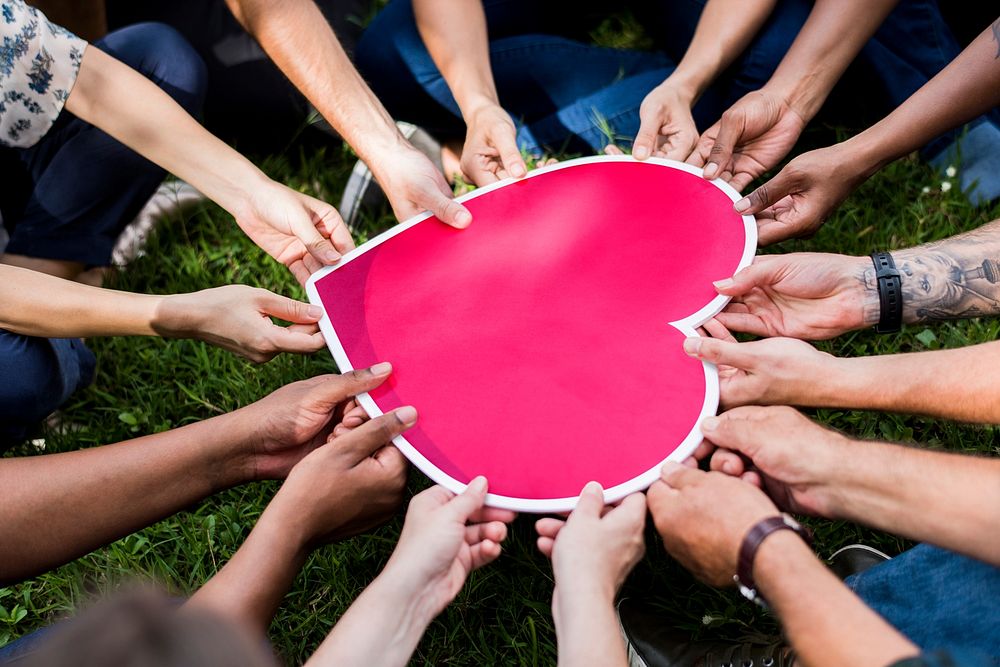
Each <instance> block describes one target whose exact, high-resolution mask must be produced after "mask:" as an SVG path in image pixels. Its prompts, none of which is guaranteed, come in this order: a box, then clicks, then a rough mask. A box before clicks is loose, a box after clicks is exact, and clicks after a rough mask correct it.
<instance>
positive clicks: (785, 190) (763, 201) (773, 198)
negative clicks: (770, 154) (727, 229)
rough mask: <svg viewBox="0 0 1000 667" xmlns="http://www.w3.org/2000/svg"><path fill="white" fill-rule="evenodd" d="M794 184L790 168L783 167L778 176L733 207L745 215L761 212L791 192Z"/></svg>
mask: <svg viewBox="0 0 1000 667" xmlns="http://www.w3.org/2000/svg"><path fill="white" fill-rule="evenodd" d="M794 186H795V180H794V179H793V178H792V177H791V176H790V175H789V173H788V170H787V169H782V170H781V171H779V172H778V174H777V176H775V177H774V178H772V179H771V180H769V181H768V182H767V183H764V184H763V185H761V186H760V187H759V188H757V189H756V190H754V191H753V192H751V193H750V194H748V195H747V196H746V197H744V198H743V199H740V200H739V201H737V202H736V203H735V204H733V208H734V209H736V212H737V213H742V214H743V215H754V214H756V213H760V212H761V211H763V210H764V209H765V208H767V207H768V206H771V205H772V204H774V203H775V202H777V201H780V200H781V199H782V198H784V197H785V196H786V195H788V194H789V193H791V191H792V189H793V187H794Z"/></svg>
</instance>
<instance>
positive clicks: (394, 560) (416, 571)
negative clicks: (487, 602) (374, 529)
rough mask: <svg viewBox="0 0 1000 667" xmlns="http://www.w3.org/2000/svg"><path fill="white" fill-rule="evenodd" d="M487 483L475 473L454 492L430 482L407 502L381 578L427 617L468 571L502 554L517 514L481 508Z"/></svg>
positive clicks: (446, 599)
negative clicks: (390, 582)
mask: <svg viewBox="0 0 1000 667" xmlns="http://www.w3.org/2000/svg"><path fill="white" fill-rule="evenodd" d="M486 489H487V482H486V478H485V477H476V478H475V479H474V480H472V481H471V482H470V483H469V485H468V487H466V489H465V491H463V492H462V493H460V494H459V495H457V496H456V495H455V494H454V493H452V492H451V491H448V490H447V489H445V488H444V487H442V486H434V487H431V488H429V489H427V490H426V491H424V492H422V493H419V494H417V495H416V496H414V497H413V500H411V501H410V507H409V509H408V510H407V512H406V522H405V523H404V524H403V532H402V533H401V534H400V536H399V543H398V544H397V545H396V549H395V551H393V552H392V557H391V558H390V559H389V562H388V563H387V564H386V566H385V571H384V572H383V573H382V575H381V576H382V577H385V578H386V579H388V580H391V581H393V582H395V584H396V585H395V588H396V590H401V591H405V592H407V593H408V594H409V596H410V599H411V600H415V601H417V602H418V604H419V605H420V607H421V609H422V611H423V614H424V615H425V616H424V617H425V618H426V619H427V620H430V619H431V618H433V617H435V616H437V615H438V614H440V613H441V611H442V610H444V608H445V607H447V606H448V604H450V603H451V601H452V600H453V599H454V598H455V596H456V595H457V594H458V592H459V591H460V590H461V589H462V586H463V585H464V584H465V580H466V579H467V578H468V576H469V573H470V572H472V571H473V570H475V569H478V568H480V567H482V566H484V565H486V564H488V563H491V562H493V561H494V560H496V559H497V557H498V556H499V555H500V543H501V542H503V541H504V540H505V539H506V538H507V526H506V524H507V523H509V522H511V521H513V520H514V518H515V514H514V513H513V512H511V511H508V510H500V509H492V508H484V507H483V502H484V501H485V500H486Z"/></svg>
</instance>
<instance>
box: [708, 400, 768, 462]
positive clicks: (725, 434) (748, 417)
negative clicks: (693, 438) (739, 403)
mask: <svg viewBox="0 0 1000 667" xmlns="http://www.w3.org/2000/svg"><path fill="white" fill-rule="evenodd" d="M762 409H765V408H760V407H742V408H733V409H732V410H729V411H727V412H724V413H722V414H721V415H719V416H718V417H708V418H706V419H703V420H702V422H701V432H702V435H704V436H705V439H706V440H709V441H710V442H712V443H713V444H715V445H716V446H718V447H720V448H722V449H727V450H729V451H731V452H737V453H740V454H743V455H745V456H747V457H748V458H749V459H750V460H751V461H752V460H753V456H754V454H756V452H757V450H758V449H759V444H760V443H759V442H758V435H757V434H758V433H759V432H760V431H761V429H759V428H756V427H755V423H754V420H753V419H752V417H753V415H754V413H755V412H757V411H759V410H762ZM756 425H759V423H758V424H756Z"/></svg>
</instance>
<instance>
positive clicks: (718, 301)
mask: <svg viewBox="0 0 1000 667" xmlns="http://www.w3.org/2000/svg"><path fill="white" fill-rule="evenodd" d="M595 162H638V160H636V159H635V158H633V157H631V156H627V155H625V156H617V155H615V156H605V155H599V156H594V157H585V158H577V159H575V160H567V161H565V162H560V163H559V164H554V165H552V166H549V167H543V168H541V169H536V170H534V171H531V172H529V173H528V175H527V176H525V177H524V178H532V177H535V176H538V175H540V174H547V173H549V172H553V171H557V170H559V169H571V168H573V167H577V166H580V165H584V164H593V163H595ZM643 162H644V163H648V164H658V165H662V166H664V167H671V168H673V169H680V170H681V171H686V172H688V173H690V174H694V175H695V176H698V177H699V178H702V177H703V174H702V170H701V169H699V168H698V167H692V166H691V165H689V164H684V163H683V162H677V161H675V160H663V159H659V158H649V159H647V160H643ZM517 180H521V179H517ZM517 180H515V179H512V178H508V179H505V180H503V181H500V182H498V183H492V184H490V185H487V186H485V187H482V188H479V189H477V190H473V191H472V192H470V193H469V194H467V195H463V196H461V197H458V198H457V199H456V201H459V202H465V201H469V200H470V199H475V198H476V197H480V196H482V195H484V194H486V193H488V192H492V191H493V190H496V189H498V188H502V187H505V186H507V185H511V184H512V183H516V182H517ZM710 182H711V183H712V184H713V185H715V186H716V187H717V188H719V189H720V190H722V191H723V192H725V193H726V195H727V196H728V197H729V198H730V199H732V200H733V201H734V202H735V201H737V200H738V199H739V198H740V193H739V192H737V191H736V190H735V189H733V187H732V186H731V185H729V184H728V183H725V182H724V181H721V180H719V179H715V180H713V181H710ZM430 217H432V215H431V213H430V212H427V213H421V214H420V215H417V216H415V217H413V218H410V219H409V220H406V221H405V222H401V223H400V224H398V225H396V226H395V227H392V228H391V229H389V230H387V231H385V232H383V233H382V234H379V235H378V236H376V237H375V238H373V239H371V240H370V241H368V242H367V243H365V244H364V245H362V246H360V247H358V248H355V249H354V250H352V251H351V252H349V253H347V254H346V255H344V256H343V257H342V258H341V259H340V261H339V262H337V263H336V264H334V265H332V266H328V267H325V268H323V269H321V270H319V271H317V272H316V273H314V274H313V275H312V276H311V277H310V278H309V281H308V282H307V283H306V292H307V293H308V295H309V301H310V302H311V303H313V304H316V305H318V306H321V307H322V305H323V302H322V301H321V299H320V298H319V292H318V290H317V289H316V282H317V281H318V280H322V279H323V278H324V277H325V276H327V275H328V274H329V273H331V272H332V271H336V270H337V269H339V268H340V267H342V266H344V265H345V264H346V263H347V262H350V261H351V260H352V259H354V258H355V257H358V256H359V255H361V254H362V253H365V252H367V251H368V250H371V249H372V248H374V247H375V246H377V245H379V244H380V243H385V242H386V241H388V240H389V239H391V238H392V237H393V236H395V235H397V234H399V233H401V232H404V231H406V230H407V229H409V228H410V227H413V226H414V225H416V224H418V223H420V222H423V221H424V220H426V219H428V218H430ZM473 224H475V223H473ZM743 225H744V228H745V230H746V245H745V246H744V248H743V256H742V257H741V258H740V263H739V265H738V266H737V267H736V270H734V271H733V273H736V271H739V270H740V269H742V268H744V267H746V266H749V264H750V262H752V261H753V257H754V254H755V253H756V252H757V222H756V220H755V219H754V217H753V216H750V215H744V216H743ZM727 303H729V297H727V296H723V295H721V294H720V295H718V296H716V297H715V298H714V299H712V300H711V301H710V302H708V304H706V305H705V307H703V308H701V309H700V310H698V311H697V312H695V313H694V314H692V315H689V316H687V317H685V318H684V319H681V320H677V321H676V322H670V325H671V326H672V327H674V328H675V329H678V330H679V331H680V332H681V333H684V334H687V335H688V336H697V335H698V332H697V331H695V329H697V328H698V327H699V326H701V325H702V324H704V323H705V322H707V321H708V320H710V319H711V318H713V317H714V316H715V315H716V314H717V313H718V312H719V311H721V310H722V309H723V308H725V306H726V304H727ZM319 326H320V330H321V331H322V332H323V336H324V338H326V342H327V345H328V346H329V348H330V352H332V353H333V358H334V360H335V361H336V362H337V367H338V368H340V371H341V372H342V373H345V372H347V371H351V370H354V366H353V365H352V364H351V361H350V359H348V358H347V352H346V351H345V350H344V347H343V345H341V343H340V338H339V337H338V336H337V332H336V331H334V328H333V324H331V322H330V318H328V317H327V316H326V314H324V315H323V319H321V320H320V322H319ZM702 366H703V367H704V369H705V403H704V404H703V405H702V409H701V415H700V416H699V418H698V420H697V421H696V422H695V424H694V426H693V427H692V429H691V431H690V432H689V433H688V435H687V437H685V438H684V440H682V441H681V444H680V445H678V446H677V448H676V449H674V451H673V452H671V453H670V455H669V456H668V457H667V458H665V459H664V460H663V461H661V462H660V463H658V464H656V466H654V467H653V468H651V469H649V470H647V471H646V472H644V473H642V474H641V475H638V476H637V477H633V478H632V479H630V480H628V481H627V482H623V483H621V484H618V485H616V486H613V487H611V488H608V489H605V490H604V500H605V502H607V503H613V502H616V501H618V500H621V499H622V498H624V497H625V496H627V495H629V494H631V493H635V492H636V491H643V490H645V489H646V488H648V487H649V486H650V485H651V484H652V483H653V482H655V481H656V480H657V479H659V477H660V468H662V467H663V464H664V463H665V462H667V461H678V462H680V461H683V460H684V459H685V458H687V457H688V456H690V455H691V453H692V452H694V450H695V448H697V447H698V445H699V444H700V443H701V440H702V437H701V430H700V428H699V427H700V424H701V420H702V419H704V418H705V417H708V416H712V415H715V413H716V410H717V409H718V407H719V374H718V371H717V369H716V368H715V366H714V365H712V364H709V363H706V362H702ZM357 400H358V404H360V405H361V406H362V407H363V408H364V409H365V410H366V411H367V412H368V414H369V415H371V416H372V417H377V416H379V415H381V414H383V413H382V410H381V409H380V408H379V407H378V405H376V403H375V401H374V400H373V399H372V398H371V396H369V395H368V394H367V393H365V394H360V395H359V396H358V397H357ZM392 442H393V444H394V445H396V447H398V448H399V450H400V451H401V452H403V454H404V455H406V458H408V459H409V460H410V461H411V462H412V463H413V465H415V466H417V468H418V469H420V471H421V472H423V473H424V474H425V475H427V476H428V477H430V478H431V480H433V481H434V482H435V483H437V484H440V485H441V486H443V487H445V488H447V489H448V490H450V491H452V492H453V493H461V492H462V491H464V490H465V487H466V485H465V484H463V483H462V482H459V481H458V480H457V479H455V478H454V477H452V476H450V475H448V474H446V473H445V472H444V471H442V470H441V469H440V468H438V467H437V466H436V465H434V464H433V463H431V462H430V461H429V460H428V459H427V458H425V457H424V455H423V454H421V453H420V452H419V451H417V449H416V448H415V447H414V446H413V445H411V444H410V443H409V442H407V440H406V438H405V437H404V436H402V435H399V436H396V437H395V438H394V439H393V441H392ZM577 499H578V496H572V497H569V498H542V499H526V498H514V497H511V496H500V495H496V494H493V493H490V494H487V496H486V504H487V505H490V506H491V507H500V508H504V509H510V510H515V511H518V512H532V513H539V514H542V513H550V512H568V511H570V510H572V509H573V508H574V507H575V506H576V501H577Z"/></svg>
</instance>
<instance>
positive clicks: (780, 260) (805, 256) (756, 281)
mask: <svg viewBox="0 0 1000 667" xmlns="http://www.w3.org/2000/svg"><path fill="white" fill-rule="evenodd" d="M869 269H872V262H871V260H870V259H868V258H867V257H847V256H844V255H833V254H825V253H792V254H788V255H762V256H758V257H756V258H755V259H754V262H753V264H751V265H750V266H748V267H746V268H745V269H743V270H742V271H740V272H739V273H737V274H736V275H735V276H733V277H732V278H731V279H727V280H720V281H718V282H716V283H715V287H716V289H717V290H718V291H719V293H720V294H724V295H726V296H730V297H733V300H732V301H731V302H730V304H729V305H728V306H727V307H726V309H725V310H724V311H723V312H721V313H719V314H718V315H717V316H716V319H717V320H718V321H719V323H721V324H722V325H723V326H724V327H726V328H727V329H729V330H730V331H740V332H744V333H750V334H753V335H756V336H789V337H792V338H801V339H806V340H826V339H829V338H835V337H837V336H839V335H841V334H843V333H845V332H847V331H853V330H856V329H863V328H865V327H866V326H872V325H874V324H875V323H876V322H878V317H879V302H878V293H877V292H873V291H872V290H869V289H867V288H866V287H865V277H864V276H865V272H866V271H867V270H869Z"/></svg>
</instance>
